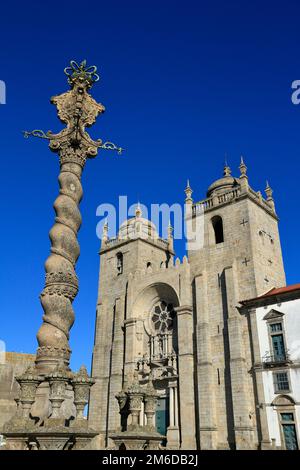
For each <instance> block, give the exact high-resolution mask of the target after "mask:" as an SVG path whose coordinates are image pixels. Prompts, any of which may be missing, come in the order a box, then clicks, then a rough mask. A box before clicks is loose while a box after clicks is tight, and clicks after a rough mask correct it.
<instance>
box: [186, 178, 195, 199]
mask: <svg viewBox="0 0 300 470" xmlns="http://www.w3.org/2000/svg"><path fill="white" fill-rule="evenodd" d="M184 192H185V195H186V198H185V202H186V203H188V204H192V203H193V199H192V194H193V190H192V188H191V187H190V180H189V179H188V180H187V183H186V188H185V190H184Z"/></svg>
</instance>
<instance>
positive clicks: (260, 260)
mask: <svg viewBox="0 0 300 470" xmlns="http://www.w3.org/2000/svg"><path fill="white" fill-rule="evenodd" d="M239 170H240V175H239V177H233V176H232V174H231V170H230V168H229V166H228V165H227V164H226V165H225V168H224V174H223V176H222V178H220V179H218V180H217V181H215V182H213V183H212V184H211V185H210V187H209V188H208V191H207V197H206V199H204V200H202V201H200V202H194V201H193V199H192V197H191V195H192V190H191V188H190V186H189V184H188V187H187V188H186V191H185V192H186V195H187V198H186V205H187V208H188V211H187V214H189V215H188V219H190V220H191V221H192V223H194V222H195V221H196V219H197V217H202V218H203V219H202V221H203V224H202V226H203V227H204V234H203V243H202V245H201V247H200V248H199V249H197V250H189V252H188V258H189V263H190V269H191V282H192V286H193V294H194V324H195V330H196V331H195V335H196V342H197V361H196V362H197V365H196V367H197V374H196V376H197V385H196V386H197V390H198V413H197V416H198V427H199V436H200V446H201V448H203V449H217V448H220V449H222V448H237V449H246V448H254V447H255V443H257V434H256V410H255V404H254V396H253V385H252V379H251V376H250V374H249V373H248V371H249V370H250V367H251V358H250V350H251V349H250V345H249V344H248V343H247V341H248V340H247V334H246V332H247V328H248V327H247V324H246V323H245V320H244V319H243V318H241V316H240V315H239V312H238V310H237V308H236V306H237V305H238V302H239V301H240V300H243V299H249V298H253V297H256V296H257V295H261V294H263V293H264V292H266V291H268V290H270V289H271V288H272V287H274V286H277V287H279V286H283V285H285V273H284V267H283V261H282V253H281V245H280V239H279V232H278V217H277V214H276V211H275V204H274V199H273V192H272V189H271V188H270V186H269V184H268V183H267V187H266V189H265V193H266V199H265V198H263V196H262V194H261V192H260V191H258V192H255V191H254V190H253V189H252V188H251V187H250V185H249V181H248V176H247V167H246V165H245V163H244V160H243V158H241V162H240V166H239ZM200 225H201V224H200ZM208 410H209V412H208Z"/></svg>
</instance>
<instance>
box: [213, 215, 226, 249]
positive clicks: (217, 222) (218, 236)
mask: <svg viewBox="0 0 300 470" xmlns="http://www.w3.org/2000/svg"><path fill="white" fill-rule="evenodd" d="M211 223H212V226H213V229H214V233H215V242H216V244H218V243H223V242H224V232H223V220H222V217H220V216H219V215H216V216H215V217H213V218H212V219H211Z"/></svg>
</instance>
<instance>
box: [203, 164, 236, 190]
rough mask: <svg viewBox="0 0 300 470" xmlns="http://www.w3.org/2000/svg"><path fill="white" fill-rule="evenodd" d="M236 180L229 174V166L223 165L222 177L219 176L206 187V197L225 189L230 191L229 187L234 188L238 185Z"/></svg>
mask: <svg viewBox="0 0 300 470" xmlns="http://www.w3.org/2000/svg"><path fill="white" fill-rule="evenodd" d="M238 184H239V183H238V180H237V178H234V177H233V176H231V170H230V168H229V166H227V165H226V166H225V168H224V174H223V177H222V178H219V179H218V180H216V181H214V182H213V183H212V184H211V185H210V186H209V188H208V190H207V197H210V196H211V195H212V193H214V192H217V193H221V192H222V193H224V192H226V191H230V189H234V188H236V186H238Z"/></svg>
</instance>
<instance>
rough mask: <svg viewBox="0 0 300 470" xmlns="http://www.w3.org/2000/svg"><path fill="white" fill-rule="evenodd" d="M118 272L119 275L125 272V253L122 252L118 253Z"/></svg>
mask: <svg viewBox="0 0 300 470" xmlns="http://www.w3.org/2000/svg"><path fill="white" fill-rule="evenodd" d="M117 272H118V275H119V274H122V272H123V254H122V253H120V252H119V253H117Z"/></svg>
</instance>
